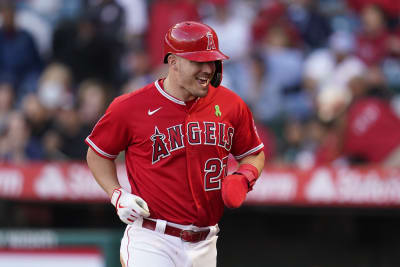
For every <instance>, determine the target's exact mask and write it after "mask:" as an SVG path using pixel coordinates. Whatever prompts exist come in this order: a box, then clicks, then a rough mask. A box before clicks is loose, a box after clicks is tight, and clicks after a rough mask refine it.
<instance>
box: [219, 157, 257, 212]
mask: <svg viewBox="0 0 400 267" xmlns="http://www.w3.org/2000/svg"><path fill="white" fill-rule="evenodd" d="M257 178H258V170H257V168H256V167H254V166H253V165H251V164H242V165H240V167H239V169H238V170H237V171H236V172H234V173H233V174H231V175H228V176H226V177H225V178H224V180H223V181H222V200H223V201H224V204H225V206H226V207H228V208H238V207H240V206H241V205H242V203H243V201H244V200H245V199H246V195H247V193H248V192H249V191H251V190H252V189H253V186H254V184H255V182H256V180H257Z"/></svg>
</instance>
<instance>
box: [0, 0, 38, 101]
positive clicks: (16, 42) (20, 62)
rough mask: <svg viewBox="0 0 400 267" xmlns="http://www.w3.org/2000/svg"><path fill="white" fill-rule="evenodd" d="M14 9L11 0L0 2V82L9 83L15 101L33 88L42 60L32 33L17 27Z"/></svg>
mask: <svg viewBox="0 0 400 267" xmlns="http://www.w3.org/2000/svg"><path fill="white" fill-rule="evenodd" d="M15 12H16V10H15V6H14V3H13V1H2V2H0V15H1V17H2V20H3V23H2V25H1V28H0V81H7V82H9V83H11V84H12V86H13V88H14V89H15V98H16V102H17V103H19V102H20V100H21V99H22V98H23V96H24V95H25V94H26V93H29V92H34V91H35V89H36V84H37V80H38V77H39V75H40V72H41V69H42V60H41V58H40V56H39V53H38V50H37V48H36V44H35V42H34V41H33V38H32V36H31V35H30V34H29V33H28V32H26V31H25V30H22V29H19V28H17V26H16V24H15Z"/></svg>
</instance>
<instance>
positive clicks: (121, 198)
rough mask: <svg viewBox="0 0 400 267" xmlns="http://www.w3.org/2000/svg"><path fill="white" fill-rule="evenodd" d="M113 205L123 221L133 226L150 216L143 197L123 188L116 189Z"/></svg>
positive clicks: (112, 199)
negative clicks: (138, 220)
mask: <svg viewBox="0 0 400 267" xmlns="http://www.w3.org/2000/svg"><path fill="white" fill-rule="evenodd" d="M111 203H112V204H113V205H114V207H115V208H116V209H117V214H118V216H119V218H120V219H121V221H123V222H124V223H126V224H132V223H133V222H134V221H135V220H136V219H137V218H139V217H149V216H150V212H149V208H148V207H147V203H146V202H145V201H144V200H143V199H142V198H141V197H138V196H136V195H133V194H131V193H129V192H128V191H126V190H125V189H123V188H118V189H114V192H113V194H112V196H111Z"/></svg>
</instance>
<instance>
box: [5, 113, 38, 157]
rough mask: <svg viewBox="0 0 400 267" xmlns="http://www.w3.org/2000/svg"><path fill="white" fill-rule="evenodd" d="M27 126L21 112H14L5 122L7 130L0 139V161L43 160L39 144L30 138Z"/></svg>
mask: <svg viewBox="0 0 400 267" xmlns="http://www.w3.org/2000/svg"><path fill="white" fill-rule="evenodd" d="M30 132H31V131H30V128H29V125H28V123H27V121H26V119H25V117H24V115H23V114H22V113H21V112H18V111H14V112H12V113H11V114H10V116H9V117H8V121H7V129H6V133H5V134H4V136H3V137H2V138H1V139H0V161H5V162H13V163H23V162H26V161H28V160H40V159H43V150H42V147H41V145H40V143H39V142H38V141H37V140H34V139H32V138H31V136H30Z"/></svg>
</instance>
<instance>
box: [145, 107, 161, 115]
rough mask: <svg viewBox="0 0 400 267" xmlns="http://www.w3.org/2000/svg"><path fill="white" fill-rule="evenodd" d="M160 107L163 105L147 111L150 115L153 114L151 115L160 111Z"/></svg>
mask: <svg viewBox="0 0 400 267" xmlns="http://www.w3.org/2000/svg"><path fill="white" fill-rule="evenodd" d="M160 109H162V107H159V108H158V109H155V110H150V109H149V110H148V111H147V114H148V115H149V116H151V115H153V114H154V113H156V112H157V111H159V110H160Z"/></svg>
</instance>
